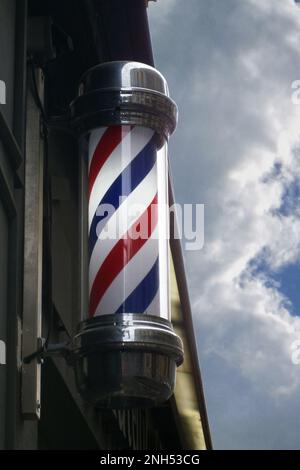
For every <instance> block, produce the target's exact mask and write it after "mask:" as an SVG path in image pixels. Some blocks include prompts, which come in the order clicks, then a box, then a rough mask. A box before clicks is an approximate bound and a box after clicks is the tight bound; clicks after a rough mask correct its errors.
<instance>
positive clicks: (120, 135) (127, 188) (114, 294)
mask: <svg viewBox="0 0 300 470" xmlns="http://www.w3.org/2000/svg"><path fill="white" fill-rule="evenodd" d="M157 170H158V167H157V145H156V141H155V133H154V131H153V130H151V129H148V128H145V127H140V126H110V127H102V128H100V129H96V130H93V131H92V132H91V134H90V137H89V173H88V179H89V184H88V188H89V315H90V317H93V316H94V315H105V314H114V313H147V314H149V315H160V289H159V286H160V279H159V274H160V273H159V262H160V260H159V239H161V240H162V239H164V240H165V243H166V244H167V243H168V239H167V233H162V230H163V227H160V226H159V221H158V212H159V204H158V201H159V196H160V195H159V194H158V192H159V189H161V188H159V184H158V175H157ZM164 176H165V175H164ZM163 204H165V201H163ZM163 204H161V206H162V207H163ZM106 205H111V206H112V208H113V209H114V212H112V213H111V214H109V215H107V214H105V210H103V211H101V207H103V209H105V207H106ZM131 208H136V211H135V213H134V216H133V217H128V214H129V213H130V212H131ZM99 209H100V210H99ZM97 211H98V213H99V212H100V213H103V215H97ZM132 212H133V211H132ZM102 221H103V223H102ZM121 225H122V228H121ZM139 227H142V228H143V227H144V228H145V229H146V232H145V230H140V232H139V230H138V228H139ZM116 228H117V229H118V230H116ZM104 231H105V237H101V234H102V233H103V232H104ZM116 232H118V235H119V236H118V237H116ZM164 255H166V250H165V253H164ZM162 256H163V254H161V257H162ZM161 263H164V264H165V265H168V256H167V257H165V259H161ZM166 274H167V270H166ZM163 316H166V317H168V311H164V312H163Z"/></svg>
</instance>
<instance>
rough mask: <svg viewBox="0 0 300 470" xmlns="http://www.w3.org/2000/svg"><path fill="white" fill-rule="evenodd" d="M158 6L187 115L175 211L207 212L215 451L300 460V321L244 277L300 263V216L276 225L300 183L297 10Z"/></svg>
mask: <svg viewBox="0 0 300 470" xmlns="http://www.w3.org/2000/svg"><path fill="white" fill-rule="evenodd" d="M161 4H164V1H162V2H161V3H158V4H157V5H156V6H155V8H156V13H155V16H152V10H150V19H151V26H152V30H153V40H154V50H155V53H156V56H157V66H158V68H159V69H160V70H161V71H162V72H163V73H164V74H165V75H166V77H167V79H168V81H169V85H170V90H171V94H172V95H173V98H174V99H175V100H176V101H177V103H178V105H179V110H180V123H179V127H178V130H177V132H176V134H175V136H174V137H173V138H172V141H171V146H170V154H171V155H170V158H171V161H172V166H173V173H174V180H175V190H176V194H177V200H178V201H180V202H199V203H205V205H206V226H205V231H206V233H205V243H206V245H205V248H204V249H203V250H202V251H201V252H199V253H198V255H197V256H195V253H192V254H189V253H188V252H187V253H186V261H187V271H188V279H189V284H190V292H191V297H192V303H193V311H194V320H195V324H196V328H197V332H198V336H197V339H198V342H199V350H200V355H201V364H202V366H203V372H204V374H203V375H204V377H203V379H204V384H205V388H206V390H207V402H208V411H209V416H210V420H211V427H212V431H213V437H214V441H215V445H216V447H226V448H300V432H299V431H300V425H299V422H298V419H296V418H295V416H297V415H299V413H300V401H299V394H300V366H295V365H293V364H292V362H291V344H292V342H293V341H294V339H296V338H299V337H300V318H297V317H293V316H292V315H291V314H290V306H289V303H288V302H287V299H285V298H284V297H283V296H282V294H281V293H280V291H279V288H278V287H279V286H278V285H276V283H270V282H269V280H268V279H267V277H266V274H263V273H257V272H256V273H255V272H253V271H252V270H251V269H250V268H249V262H250V261H251V260H252V259H253V258H256V257H259V256H263V255H264V256H265V262H267V263H268V264H269V266H270V269H273V270H278V269H280V268H282V267H283V266H285V265H286V264H288V263H291V262H296V261H297V260H298V259H299V257H300V217H299V208H297V207H295V208H294V210H293V211H290V213H288V214H286V215H284V216H283V215H280V214H279V213H278V209H279V208H280V206H281V204H282V198H283V196H284V195H285V192H286V188H288V187H289V185H290V184H291V183H292V182H295V180H296V181H299V182H300V165H299V158H300V152H299V151H298V150H297V148H298V146H299V129H300V106H295V105H293V104H292V102H291V92H292V90H291V83H292V81H293V80H296V79H299V78H300V76H299V75H300V72H299V71H300V68H299V64H300V52H299V51H300V37H299V34H300V10H299V9H297V7H296V6H295V4H294V2H293V1H292V0H285V1H283V0H281V1H279V0H277V1H274V0H264V1H261V0H247V1H245V2H240V1H239V0H227V1H226V2H219V1H218V0H210V2H205V1H204V0H202V1H199V0H189V2H186V1H183V0H174V1H173V2H172V9H171V13H169V16H168V17H167V19H166V17H164V20H163V21H160V20H159V16H158V14H157V12H158V10H159V8H160V5H161ZM169 5H170V4H169ZM183 5H184V6H183ZM276 168H277V171H275V170H276ZM299 313H300V312H299Z"/></svg>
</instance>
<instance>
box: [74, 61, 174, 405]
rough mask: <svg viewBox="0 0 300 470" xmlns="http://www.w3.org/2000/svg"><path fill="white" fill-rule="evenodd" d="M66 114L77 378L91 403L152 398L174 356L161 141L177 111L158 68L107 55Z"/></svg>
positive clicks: (163, 389) (163, 395) (165, 388)
mask: <svg viewBox="0 0 300 470" xmlns="http://www.w3.org/2000/svg"><path fill="white" fill-rule="evenodd" d="M71 112H72V119H73V123H74V126H75V127H76V129H77V131H78V133H79V135H80V154H81V155H80V158H81V160H80V168H81V171H80V175H81V198H80V200H81V216H80V221H81V222H80V227H81V259H82V268H81V274H82V275H81V298H82V303H81V308H82V314H83V318H82V322H81V323H80V325H79V327H78V333H77V334H76V336H75V338H74V341H73V343H74V353H75V357H76V361H75V372H76V379H77V384H78V387H79V390H80V392H81V394H82V395H83V397H84V398H86V399H87V400H89V401H91V402H92V403H93V404H96V405H98V406H105V407H112V408H125V407H138V406H141V407H145V406H151V405H156V404H159V403H161V402H163V401H165V400H167V399H168V398H169V397H170V395H171V394H172V392H173V388H174V382H175V371H176V366H177V365H179V364H180V363H181V362H182V360H183V351H182V342H181V340H180V338H179V337H178V336H177V335H176V334H175V333H174V330H173V328H172V325H171V311H170V286H169V282H170V281H169V208H168V157H167V142H168V138H169V135H170V134H171V133H172V132H173V130H174V129H175V126H176V119H177V108H176V105H175V104H174V102H173V101H172V100H171V99H170V98H169V93H168V87H167V83H166V81H165V79H164V78H163V77H162V75H161V74H160V73H159V72H158V71H157V70H155V69H154V68H152V67H149V66H147V65H145V64H140V63H136V62H110V63H106V64H101V65H99V66H97V67H94V68H93V69H91V70H89V71H88V72H87V73H86V74H85V75H84V77H83V78H82V80H81V83H80V87H79V96H78V98H77V99H76V100H75V101H74V102H73V103H72V105H71Z"/></svg>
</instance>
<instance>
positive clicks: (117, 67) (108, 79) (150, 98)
mask: <svg viewBox="0 0 300 470" xmlns="http://www.w3.org/2000/svg"><path fill="white" fill-rule="evenodd" d="M71 118H72V122H73V124H74V126H75V127H76V128H78V130H79V131H80V132H83V131H85V130H90V129H93V128H95V127H99V126H101V125H102V124H103V125H105V126H109V125H115V124H125V125H126V124H127V125H130V124H131V125H139V126H145V127H150V128H151V129H153V130H155V131H156V133H157V134H158V136H159V137H160V139H161V142H162V143H163V141H164V139H168V138H169V136H170V135H171V134H172V133H173V132H174V130H175V128H176V123H177V106H176V104H175V103H174V102H173V101H172V100H171V98H170V97H169V89H168V85H167V82H166V80H165V79H164V77H163V76H162V74H161V73H160V72H158V71H157V70H156V69H155V68H153V67H150V66H149V65H146V64H142V63H139V62H126V61H116V62H107V63H104V64H100V65H97V66H96V67H93V68H91V69H90V70H88V71H87V72H86V73H85V74H84V75H83V77H82V78H81V81H80V85H79V96H78V97H77V98H76V99H75V100H74V101H73V102H72V103H71Z"/></svg>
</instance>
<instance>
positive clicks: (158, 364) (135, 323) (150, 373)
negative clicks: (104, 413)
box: [72, 314, 183, 409]
mask: <svg viewBox="0 0 300 470" xmlns="http://www.w3.org/2000/svg"><path fill="white" fill-rule="evenodd" d="M72 349H73V354H74V356H73V365H74V368H75V376H76V382H77V386H78V389H79V391H80V393H81V395H82V397H83V398H84V399H85V400H87V401H89V402H90V403H92V404H94V405H95V406H97V407H109V408H116V409H117V408H139V407H142V408H144V407H149V406H155V405H158V404H160V403H163V402H165V401H166V400H167V399H168V398H170V396H171V395H172V392H173V389H174V385H175V373H176V367H177V366H179V365H180V364H181V363H182V361H183V347H182V341H181V339H180V338H179V337H178V336H177V335H176V334H175V332H174V330H173V328H172V325H171V323H170V322H169V321H167V320H164V319H162V318H159V317H156V316H150V315H144V314H115V315H102V316H98V317H94V318H92V319H90V320H86V321H84V322H82V323H81V324H80V325H79V329H78V332H77V334H76V335H75V337H74V339H73V348H72Z"/></svg>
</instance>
